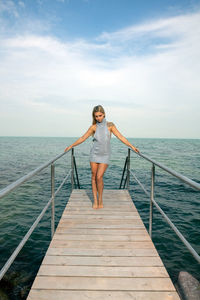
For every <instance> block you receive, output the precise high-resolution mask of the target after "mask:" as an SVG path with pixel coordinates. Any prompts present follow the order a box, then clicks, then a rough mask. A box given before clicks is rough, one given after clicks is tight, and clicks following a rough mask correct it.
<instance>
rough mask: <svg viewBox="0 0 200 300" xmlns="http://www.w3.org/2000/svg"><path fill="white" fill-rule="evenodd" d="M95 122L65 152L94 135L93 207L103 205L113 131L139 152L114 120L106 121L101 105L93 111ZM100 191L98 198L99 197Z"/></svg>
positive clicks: (92, 163) (92, 157) (92, 160)
mask: <svg viewBox="0 0 200 300" xmlns="http://www.w3.org/2000/svg"><path fill="white" fill-rule="evenodd" d="M92 117H93V124H92V125H91V126H90V128H89V129H88V131H87V132H86V133H85V134H84V135H83V136H82V137H80V138H79V139H78V140H77V141H75V142H74V143H73V144H72V145H70V146H68V147H67V148H65V152H66V151H68V150H70V149H71V148H72V147H75V146H77V145H79V144H81V143H83V142H84V141H85V140H86V139H87V138H88V137H89V136H91V135H92V136H94V138H93V147H92V148H91V150H90V166H91V171H92V192H93V197H94V203H93V206H92V207H93V208H94V209H97V208H102V207H103V200H102V195H103V187H104V184H103V175H104V173H105V171H106V169H107V167H108V164H109V161H110V153H111V149H110V138H111V134H112V133H113V134H114V135H115V136H116V137H117V138H118V139H119V140H120V141H122V142H123V143H124V144H125V145H127V146H129V147H130V148H132V149H133V150H134V151H136V152H139V150H138V149H137V148H135V147H134V146H133V145H132V144H131V143H129V141H128V140H127V139H126V138H125V137H124V136H123V135H121V133H120V132H119V131H118V130H117V128H116V126H115V125H114V124H113V123H112V122H106V118H105V111H104V109H103V107H102V106H101V105H97V106H95V107H94V109H93V112H92ZM97 191H98V199H97Z"/></svg>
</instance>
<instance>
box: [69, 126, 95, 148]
mask: <svg viewBox="0 0 200 300" xmlns="http://www.w3.org/2000/svg"><path fill="white" fill-rule="evenodd" d="M93 132H94V125H91V126H90V128H89V129H88V130H87V131H86V133H85V134H84V135H83V136H81V137H80V138H79V139H78V140H76V141H75V142H74V143H73V144H71V145H70V146H68V147H66V148H65V150H64V151H65V152H66V151H69V150H70V149H71V148H73V147H75V146H77V145H79V144H81V143H83V142H84V141H85V140H86V139H87V138H88V137H89V136H91V135H92V133H93Z"/></svg>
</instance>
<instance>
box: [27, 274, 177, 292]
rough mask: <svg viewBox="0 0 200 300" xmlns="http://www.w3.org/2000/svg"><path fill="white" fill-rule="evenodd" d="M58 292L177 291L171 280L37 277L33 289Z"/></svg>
mask: <svg viewBox="0 0 200 300" xmlns="http://www.w3.org/2000/svg"><path fill="white" fill-rule="evenodd" d="M49 287H53V288H54V289H56V290H60V289H64V290H74V289H75V290H110V291H112V290H119V289H120V290H123V291H126V290H128V291H130V290H131V291H133V290H134V291H137V290H138V291H141V290H143V291H149V290H153V291H175V288H174V286H173V284H172V282H171V280H170V279H169V278H144V277H143V278H126V277H122V278H118V277H116V278H112V277H104V278H102V277H79V276H77V277H68V276H67V277H62V276H37V277H36V279H35V281H34V283H33V287H32V288H35V289H48V288H49Z"/></svg>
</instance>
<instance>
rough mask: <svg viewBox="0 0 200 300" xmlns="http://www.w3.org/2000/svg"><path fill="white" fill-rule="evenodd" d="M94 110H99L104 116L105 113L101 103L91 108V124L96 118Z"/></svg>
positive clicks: (94, 122)
mask: <svg viewBox="0 0 200 300" xmlns="http://www.w3.org/2000/svg"><path fill="white" fill-rule="evenodd" d="M96 112H101V113H102V114H104V116H105V117H106V114H105V110H104V108H103V106H101V105H97V106H95V107H94V108H93V111H92V119H93V120H92V124H93V125H94V124H96V122H97V121H96V119H95V113H96Z"/></svg>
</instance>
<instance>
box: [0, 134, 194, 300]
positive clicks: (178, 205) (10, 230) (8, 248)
mask: <svg viewBox="0 0 200 300" xmlns="http://www.w3.org/2000/svg"><path fill="white" fill-rule="evenodd" d="M75 140H76V138H53V137H51V138H49V137H46V138H45V137H0V189H2V188H4V187H6V186H7V185H8V184H10V183H12V182H14V181H15V180H17V179H19V178H20V177H21V176H23V175H25V174H27V173H29V172H30V171H32V170H33V169H34V168H36V167H38V166H39V165H41V164H43V163H45V162H47V161H49V160H50V159H51V158H53V157H55V156H57V155H58V154H60V153H62V152H63V150H64V148H65V147H66V146H67V145H70V144H71V143H72V142H74V141H75ZM129 141H130V142H131V143H133V144H134V145H135V146H136V147H138V148H139V149H140V151H141V152H142V153H143V154H145V155H147V156H149V157H151V158H152V159H155V160H157V161H158V162H160V163H162V164H164V165H166V166H167V167H170V168H172V169H174V170H175V171H177V172H179V173H181V174H183V175H185V176H187V177H189V178H190V179H193V180H195V181H196V182H199V183H200V151H199V149H200V140H188V139H138V138H137V139H131V138H130V139H129ZM91 142H92V139H91V138H89V139H88V140H86V141H85V142H84V143H83V144H81V145H79V146H77V147H75V155H76V162H77V168H78V173H79V179H80V184H81V188H84V189H91V183H90V177H91V172H90V165H89V155H88V153H89V149H90V145H91ZM111 143H112V159H111V164H110V165H109V167H108V169H107V170H106V173H105V175H104V188H105V189H117V188H118V187H119V184H120V179H121V175H122V170H123V166H124V161H125V157H126V155H127V147H126V146H125V145H124V144H122V143H121V142H120V141H119V140H117V139H116V138H112V140H111ZM69 169H70V153H67V154H66V155H65V156H64V157H63V158H61V159H60V160H59V161H58V162H57V163H56V170H55V172H56V186H58V185H59V184H60V183H61V181H62V179H63V176H64V175H65V174H67V172H68V171H69ZM131 169H132V170H133V171H134V172H135V174H136V176H137V177H138V179H139V180H141V182H142V184H143V185H144V186H145V187H146V189H147V190H148V191H150V183H151V164H150V163H149V162H147V161H145V160H144V159H142V158H141V157H139V156H138V155H137V154H134V153H131ZM50 189H51V185H50V168H47V169H45V170H44V171H42V172H41V174H39V175H37V176H35V177H34V178H33V179H31V180H29V181H28V182H26V183H25V184H23V185H22V186H21V187H19V188H18V189H16V190H15V191H14V192H12V193H11V194H9V195H7V196H6V197H5V198H3V199H1V203H0V205H1V214H0V227H1V228H0V251H1V255H0V267H2V266H3V265H4V263H5V262H6V260H7V259H8V258H9V256H10V255H11V254H12V252H13V251H14V250H15V248H16V247H17V245H18V243H19V242H20V240H21V239H22V238H23V236H24V235H25V234H26V232H27V231H28V229H29V228H30V226H31V225H32V223H33V222H34V221H35V219H36V218H37V216H38V214H39V213H40V212H41V210H42V208H43V207H44V206H45V204H46V203H47V201H48V200H49V198H50ZM130 194H131V197H132V199H133V201H134V203H135V205H136V207H137V209H138V211H139V212H140V214H141V217H142V219H143V221H144V223H145V226H146V227H147V229H148V218H149V198H148V196H146V195H145V194H144V192H143V191H142V190H141V188H140V186H139V185H138V184H137V183H136V182H135V180H134V178H132V177H131V183H130ZM69 195H70V183H69V182H68V183H67V184H66V185H65V186H64V187H63V189H62V190H61V191H60V193H59V194H58V196H57V197H56V225H57V223H58V221H59V218H60V216H61V214H62V211H63V209H64V207H65V205H66V203H67V200H68V198H69ZM155 200H156V201H157V202H158V203H159V205H160V206H161V208H162V209H163V210H164V211H165V212H166V214H167V215H168V216H169V217H170V218H171V220H172V221H173V222H174V223H175V225H176V226H177V228H178V229H179V230H180V231H181V232H182V234H183V235H184V236H185V237H186V239H188V241H189V242H190V243H191V245H192V246H193V247H194V248H195V250H196V251H197V253H200V226H199V225H200V218H199V216H200V205H199V203H200V193H199V192H198V191H196V190H194V189H192V188H190V187H188V186H187V185H186V184H184V183H182V182H181V181H180V180H178V179H177V178H174V177H172V176H171V175H169V174H168V173H166V172H164V171H162V170H160V169H159V168H157V167H156V184H155ZM50 214H51V211H50V209H49V210H48V211H47V213H46V214H45V216H44V217H43V219H42V220H41V221H40V223H39V225H38V227H37V228H36V230H35V231H34V232H33V234H32V235H31V238H30V239H29V240H28V242H27V243H26V245H25V246H24V248H23V249H22V250H21V252H20V254H19V255H18V256H17V258H16V260H15V262H14V263H13V265H12V266H11V267H10V269H9V270H8V271H7V273H6V275H5V276H4V278H3V280H2V281H1V283H0V298H1V299H11V300H12V299H14V300H17V299H26V297H27V294H28V292H29V289H30V287H31V285H32V283H33V280H34V278H35V276H36V274H37V271H38V269H39V266H40V264H41V262H42V259H43V257H44V255H45V252H46V250H47V248H48V245H49V242H50V238H51V236H50V235H51V233H50V228H51V224H50ZM152 239H153V241H154V243H155V246H156V248H157V250H158V252H159V254H160V256H161V258H162V260H163V262H164V264H165V266H166V268H167V270H168V273H169V275H170V277H171V279H172V280H173V282H174V283H176V281H177V277H178V273H179V272H180V271H181V270H186V271H188V272H190V273H191V274H192V275H193V276H194V277H196V278H197V279H198V280H200V268H199V264H198V263H197V262H196V261H195V259H194V258H193V257H192V255H191V254H189V252H188V251H187V249H186V247H185V246H184V245H183V244H182V242H181V241H180V240H179V239H178V238H177V237H176V235H175V234H174V233H173V231H172V229H171V228H170V227H169V225H168V224H167V223H166V222H165V221H164V220H163V218H162V216H161V215H160V214H159V213H158V212H157V211H156V210H155V209H154V217H153V237H152ZM5 295H6V296H5ZM3 297H5V298H3Z"/></svg>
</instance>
